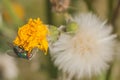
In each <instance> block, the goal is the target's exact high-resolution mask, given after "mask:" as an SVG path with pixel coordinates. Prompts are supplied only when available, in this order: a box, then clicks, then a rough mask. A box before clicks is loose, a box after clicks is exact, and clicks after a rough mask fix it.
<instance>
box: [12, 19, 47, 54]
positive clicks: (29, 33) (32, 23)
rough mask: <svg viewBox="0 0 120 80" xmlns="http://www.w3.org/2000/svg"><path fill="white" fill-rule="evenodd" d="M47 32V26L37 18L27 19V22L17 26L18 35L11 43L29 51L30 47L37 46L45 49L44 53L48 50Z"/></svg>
mask: <svg viewBox="0 0 120 80" xmlns="http://www.w3.org/2000/svg"><path fill="white" fill-rule="evenodd" d="M48 32H49V31H48V28H47V26H46V25H45V24H43V23H42V21H41V20H40V19H39V18H38V19H34V20H33V19H29V22H28V23H27V24H25V25H23V26H22V27H21V28H19V30H18V35H17V37H16V39H15V40H14V41H13V43H14V44H15V45H16V46H19V47H21V48H23V49H24V50H26V51H28V52H29V53H30V52H31V51H32V49H34V48H39V49H40V50H42V51H45V54H46V53H47V50H48V41H47V35H48Z"/></svg>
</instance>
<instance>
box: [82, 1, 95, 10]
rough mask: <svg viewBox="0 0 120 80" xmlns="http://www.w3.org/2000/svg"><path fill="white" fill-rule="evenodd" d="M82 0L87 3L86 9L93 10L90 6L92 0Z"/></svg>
mask: <svg viewBox="0 0 120 80" xmlns="http://www.w3.org/2000/svg"><path fill="white" fill-rule="evenodd" d="M84 1H85V3H86V5H87V8H88V10H89V11H92V12H95V10H94V8H93V6H92V3H91V2H92V1H91V0H84Z"/></svg>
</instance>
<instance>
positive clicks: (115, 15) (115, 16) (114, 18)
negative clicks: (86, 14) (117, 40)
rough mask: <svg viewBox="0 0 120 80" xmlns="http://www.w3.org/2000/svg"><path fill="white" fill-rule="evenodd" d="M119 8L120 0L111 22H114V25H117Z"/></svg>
mask: <svg viewBox="0 0 120 80" xmlns="http://www.w3.org/2000/svg"><path fill="white" fill-rule="evenodd" d="M119 10H120V0H118V4H117V6H116V9H115V10H114V12H113V16H112V18H111V23H112V25H113V26H115V22H116V20H117V17H118V14H119Z"/></svg>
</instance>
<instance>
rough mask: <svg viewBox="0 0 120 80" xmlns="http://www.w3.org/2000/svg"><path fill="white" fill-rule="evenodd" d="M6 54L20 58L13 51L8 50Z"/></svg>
mask: <svg viewBox="0 0 120 80" xmlns="http://www.w3.org/2000/svg"><path fill="white" fill-rule="evenodd" d="M6 54H8V55H9V56H12V57H15V58H18V56H17V55H16V54H15V52H14V51H13V50H7V51H6Z"/></svg>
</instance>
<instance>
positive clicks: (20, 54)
mask: <svg viewBox="0 0 120 80" xmlns="http://www.w3.org/2000/svg"><path fill="white" fill-rule="evenodd" d="M13 51H14V53H15V54H16V55H17V56H18V57H20V58H24V59H30V58H31V57H32V54H30V55H29V53H28V52H27V51H25V50H24V49H22V48H20V47H18V46H14V47H13Z"/></svg>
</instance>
